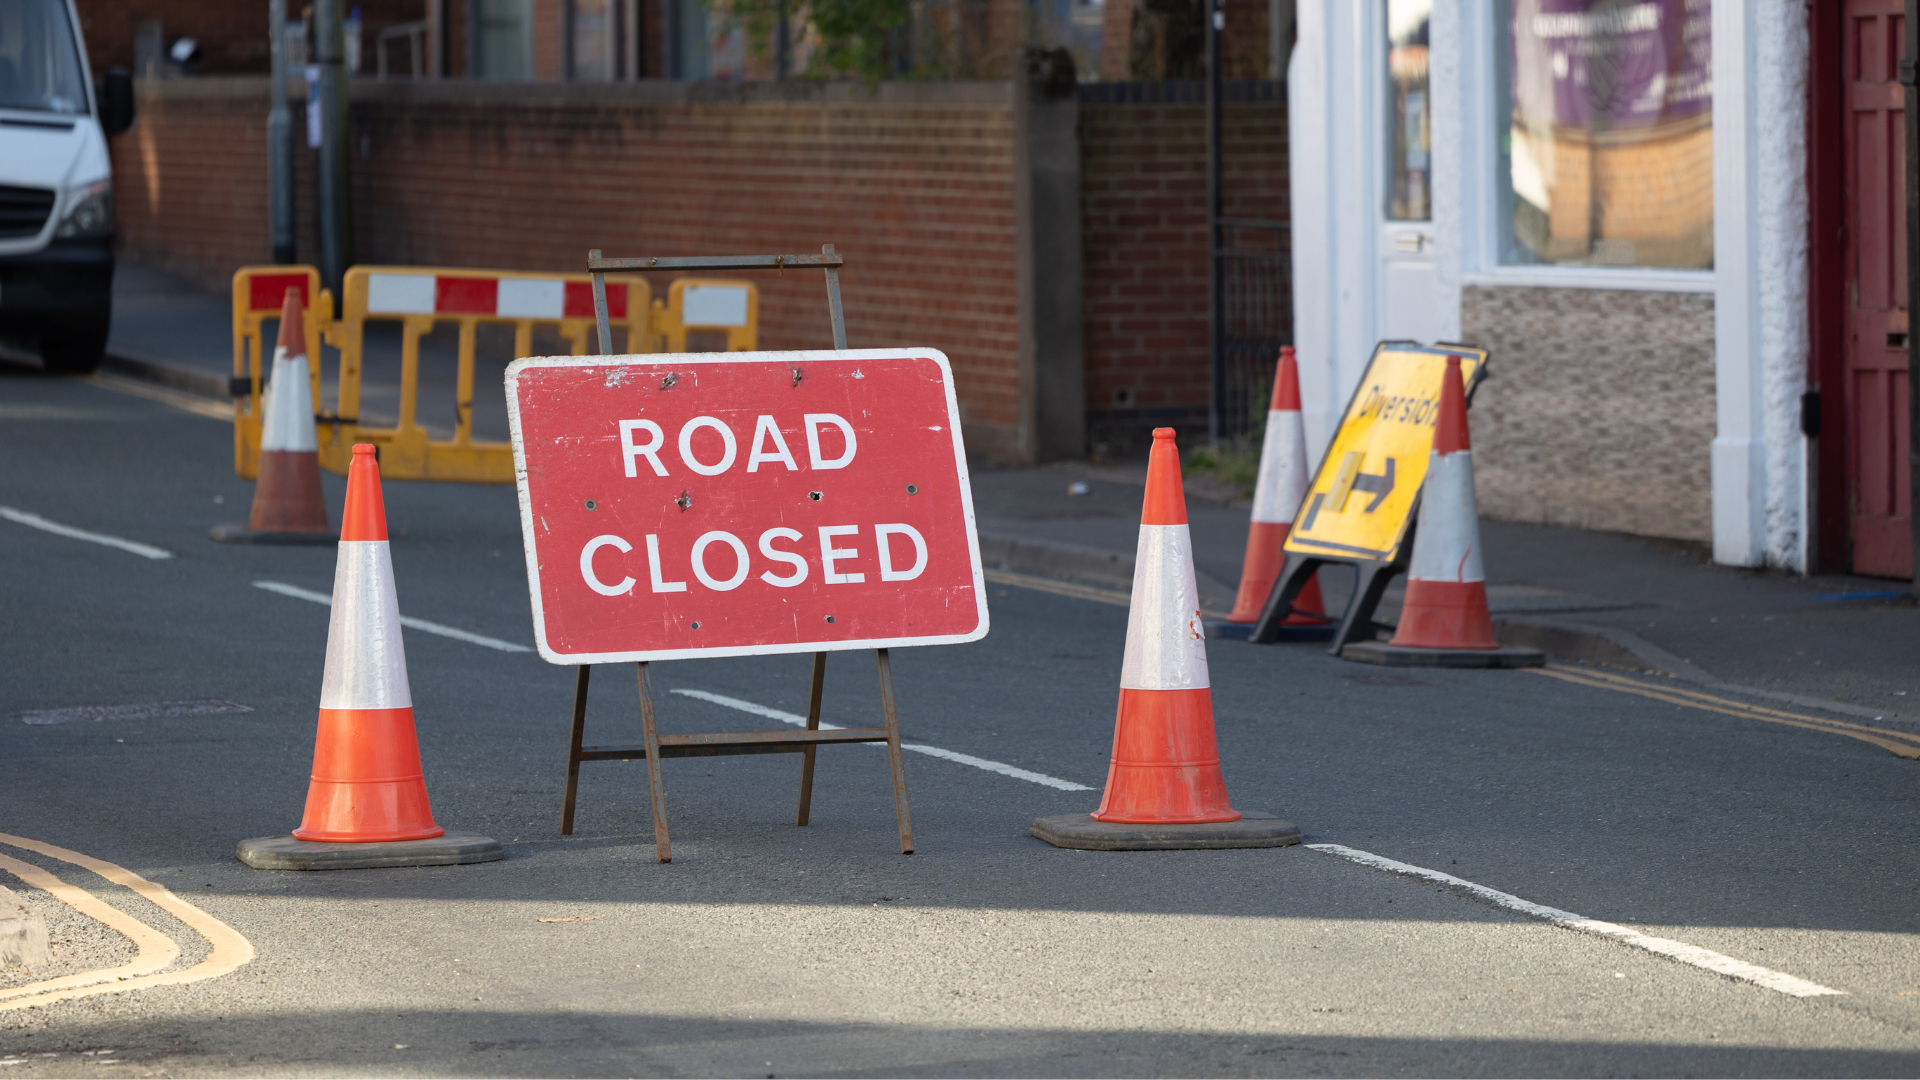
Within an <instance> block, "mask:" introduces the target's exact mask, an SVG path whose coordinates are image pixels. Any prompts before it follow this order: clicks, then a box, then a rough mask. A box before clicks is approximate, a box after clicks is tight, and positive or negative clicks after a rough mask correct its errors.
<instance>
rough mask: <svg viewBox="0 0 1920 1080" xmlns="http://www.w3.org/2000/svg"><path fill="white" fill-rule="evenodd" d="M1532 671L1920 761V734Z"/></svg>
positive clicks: (1633, 683)
mask: <svg viewBox="0 0 1920 1080" xmlns="http://www.w3.org/2000/svg"><path fill="white" fill-rule="evenodd" d="M1528 670H1530V671H1532V672H1533V673H1534V674H1536V675H1545V676H1548V677H1549V678H1554V679H1561V680H1563V681H1565V682H1570V683H1578V684H1580V685H1581V686H1592V687H1596V688H1598V689H1601V690H1617V691H1620V692H1621V693H1624V694H1638V695H1639V696H1641V697H1644V698H1652V699H1653V700H1655V701H1664V702H1667V703H1668V704H1672V705H1684V706H1686V707H1687V708H1690V709H1704V710H1706V711H1708V712H1717V713H1725V714H1726V715H1728V716H1738V717H1741V718H1742V719H1746V720H1760V721H1763V722H1765V723H1769V724H1785V725H1787V726H1788V727H1797V728H1806V729H1807V730H1809V731H1823V732H1826V733H1827V734H1829V735H1845V736H1846V737H1847V738H1849V739H1859V740H1860V741H1861V742H1869V743H1872V744H1873V745H1875V746H1878V747H1880V748H1881V749H1882V750H1887V751H1891V752H1892V753H1894V754H1896V755H1898V756H1900V757H1903V758H1907V759H1908V760H1920V735H1911V734H1908V733H1907V732H1904V731H1889V730H1887V729H1886V728H1877V727H1868V726H1867V725H1865V724H1853V723H1848V722H1847V721H1845V720H1828V719H1826V718H1824V717H1819V716H1809V715H1807V714H1806V713H1794V712H1786V711H1784V710H1781V709H1769V708H1767V707H1766V706H1764V705H1749V704H1747V703H1746V702H1744V701H1735V700H1733V699H1732V698H1724V697H1720V696H1718V695H1715V694H1707V693H1702V692H1700V691H1698V690H1683V689H1681V688H1679V687H1675V686H1653V685H1650V684H1648V683H1645V682H1642V681H1640V680H1639V679H1630V678H1628V677H1626V676H1624V675H1615V674H1613V673H1612V672H1608V671H1599V670H1597V669H1594V668H1566V667H1560V666H1558V665H1556V666H1553V667H1545V668H1529V669H1528Z"/></svg>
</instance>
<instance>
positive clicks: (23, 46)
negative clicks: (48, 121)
mask: <svg viewBox="0 0 1920 1080" xmlns="http://www.w3.org/2000/svg"><path fill="white" fill-rule="evenodd" d="M0 107H5V108H9V109H31V110H34V111H37V112H56V113H80V112H84V111H86V108H87V91H86V88H85V87H84V86H83V85H82V80H81V78H80V55H79V53H78V52H77V51H76V49H75V43H74V40H73V28H72V27H71V26H69V25H68V23H67V6H66V4H65V3H63V2H61V0H0Z"/></svg>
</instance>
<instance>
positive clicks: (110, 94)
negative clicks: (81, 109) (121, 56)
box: [100, 67, 133, 135]
mask: <svg viewBox="0 0 1920 1080" xmlns="http://www.w3.org/2000/svg"><path fill="white" fill-rule="evenodd" d="M132 126H133V74H132V73H131V72H129V71H128V70H127V69H126V68H123V67H116V68H108V69H107V77H106V78H105V79H103V80H101V83H100V128H101V130H102V131H105V132H106V133H107V134H109V135H118V134H120V133H121V132H123V131H125V130H127V129H128V128H130V127H132Z"/></svg>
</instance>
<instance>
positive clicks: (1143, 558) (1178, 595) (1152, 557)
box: [1120, 525, 1211, 690]
mask: <svg viewBox="0 0 1920 1080" xmlns="http://www.w3.org/2000/svg"><path fill="white" fill-rule="evenodd" d="M1209 685H1211V684H1210V683H1209V682H1208V680H1207V642H1206V633H1205V631H1204V630H1202V629H1201V625H1200V589H1199V586H1198V584H1197V583H1196V581H1195V579H1194V574H1193V537H1192V535H1191V534H1190V533H1189V532H1188V531H1187V527H1186V526H1185V525H1142V526H1140V545H1139V547H1138V548H1136V549H1135V551H1134V562H1133V605H1132V608H1131V610H1129V611H1128V613H1127V654H1126V659H1125V660H1123V661H1122V662H1121V664H1120V688H1121V689H1123V690H1201V689H1205V688H1206V687H1207V686H1209Z"/></svg>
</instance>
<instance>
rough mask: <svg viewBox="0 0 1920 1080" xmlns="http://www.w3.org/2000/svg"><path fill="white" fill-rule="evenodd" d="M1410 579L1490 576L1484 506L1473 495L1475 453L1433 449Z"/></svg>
mask: <svg viewBox="0 0 1920 1080" xmlns="http://www.w3.org/2000/svg"><path fill="white" fill-rule="evenodd" d="M1407 577H1408V579H1409V580H1412V579H1418V580H1420V581H1452V582H1468V581H1485V580H1486V578H1487V574H1486V571H1485V570H1484V569H1482V568H1481V564H1480V508H1479V504H1478V503H1476V502H1475V501H1474V498H1473V452H1472V451H1470V450H1459V451H1455V452H1454V453H1451V454H1440V453H1433V454H1431V455H1430V456H1429V457H1428V459H1427V481H1426V485H1425V486H1424V487H1423V488H1421V491H1420V524H1419V527H1418V528H1417V529H1416V530H1415V532H1414V534H1413V565H1412V566H1411V567H1409V568H1408V570H1407Z"/></svg>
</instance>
